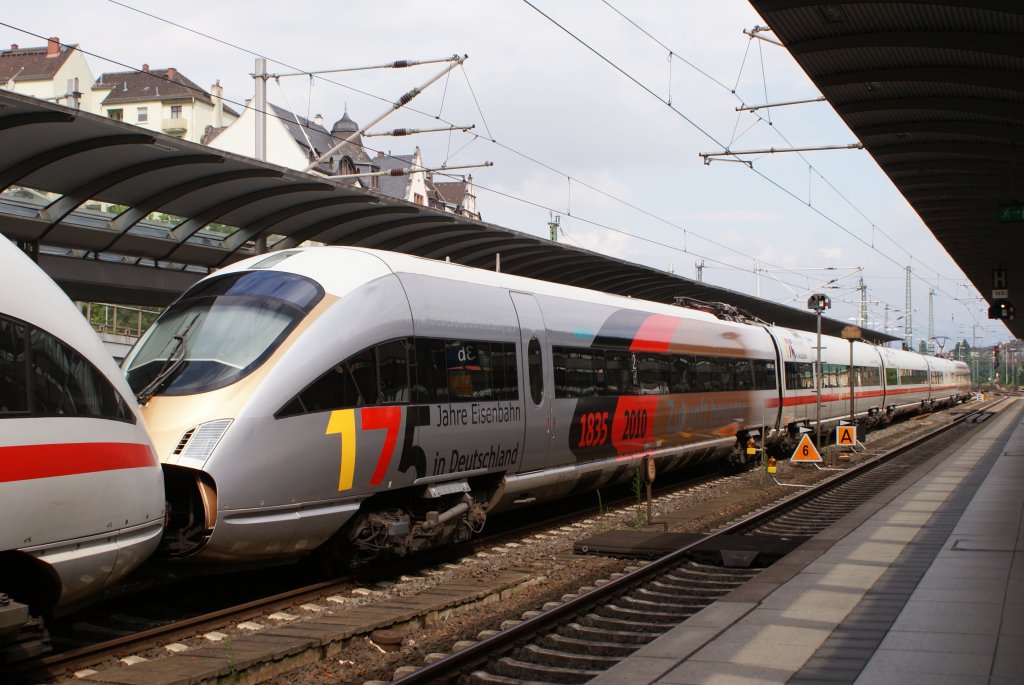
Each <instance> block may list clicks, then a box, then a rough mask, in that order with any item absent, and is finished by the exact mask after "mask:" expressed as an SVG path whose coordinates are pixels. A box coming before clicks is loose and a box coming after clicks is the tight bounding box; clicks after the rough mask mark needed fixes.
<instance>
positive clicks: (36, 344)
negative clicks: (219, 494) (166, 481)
mask: <svg viewBox="0 0 1024 685" xmlns="http://www.w3.org/2000/svg"><path fill="white" fill-rule="evenodd" d="M0 264H2V268H0V593H4V594H6V595H8V596H9V597H10V598H11V599H12V600H13V601H12V602H9V603H6V604H3V605H0V651H3V646H4V643H5V642H9V641H10V640H11V639H13V637H14V636H15V635H16V634H17V633H18V632H19V630H20V629H21V628H22V627H23V625H24V624H26V623H28V622H30V621H34V620H35V619H32V618H30V614H36V613H45V614H50V613H53V614H60V613H62V612H64V611H67V610H70V609H71V608H73V607H75V606H78V605H81V604H82V603H83V602H86V601H88V600H89V599H91V598H93V597H95V596H96V595H97V594H98V593H99V592H100V591H101V590H102V589H103V588H105V587H108V586H110V585H111V584H112V583H114V582H116V581H118V580H119V579H121V578H123V577H124V576H125V575H126V574H127V573H128V572H129V571H131V570H132V569H134V568H135V567H136V566H138V565H139V564H140V563H141V562H142V561H143V560H145V559H146V558H147V557H149V556H150V555H151V554H152V552H153V551H154V550H155V549H156V547H157V545H158V544H159V541H160V537H161V534H162V533H163V526H164V494H163V474H162V471H161V467H160V463H159V461H158V459H157V456H156V453H155V452H154V451H153V445H152V443H151V442H150V440H149V436H148V434H147V432H146V429H145V425H144V423H143V420H142V418H141V417H140V415H139V413H138V405H137V404H136V402H135V397H134V395H133V393H132V391H131V389H130V388H129V387H128V385H127V383H125V381H124V377H123V376H122V375H121V373H120V372H119V370H118V368H117V366H116V365H115V364H114V362H113V359H112V358H111V356H110V354H109V353H107V351H106V350H105V349H104V348H103V345H102V343H101V342H100V340H99V338H98V337H97V335H96V333H95V332H94V331H93V330H92V328H90V326H89V325H88V323H87V322H86V321H85V320H84V319H83V318H82V315H81V313H80V312H79V311H78V309H77V308H76V307H75V305H74V304H72V302H71V301H70V300H69V299H68V298H67V296H65V295H64V293H63V292H62V291H61V290H60V289H59V288H58V287H57V285H56V284H55V283H54V282H53V281H52V280H50V278H49V277H48V276H46V274H44V273H43V272H42V271H41V270H40V269H39V268H38V267H37V266H36V265H35V264H33V263H32V261H31V260H30V259H29V258H28V257H27V256H25V254H24V253H22V252H21V251H20V250H19V249H18V248H16V247H15V246H14V245H12V244H11V243H10V242H9V241H8V240H7V239H6V238H3V237H0Z"/></svg>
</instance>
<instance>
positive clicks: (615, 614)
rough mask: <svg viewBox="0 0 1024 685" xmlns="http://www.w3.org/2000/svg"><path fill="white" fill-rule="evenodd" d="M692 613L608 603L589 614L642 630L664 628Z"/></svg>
mask: <svg viewBox="0 0 1024 685" xmlns="http://www.w3.org/2000/svg"><path fill="white" fill-rule="evenodd" d="M693 613H694V612H692V611H691V612H679V613H665V612H661V613H654V612H651V611H643V610H637V609H627V608H625V607H621V606H619V605H617V604H608V605H606V606H603V607H600V608H598V609H596V610H595V611H594V613H593V614H591V616H595V617H600V618H603V619H605V620H609V619H610V620H618V621H623V622H626V623H632V624H634V625H637V626H641V628H642V629H644V630H647V629H651V630H657V629H660V630H664V626H665V625H666V624H671V623H678V622H679V621H682V620H683V619H685V618H688V617H689V616H691V615H692V614H693Z"/></svg>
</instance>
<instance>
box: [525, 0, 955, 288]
mask: <svg viewBox="0 0 1024 685" xmlns="http://www.w3.org/2000/svg"><path fill="white" fill-rule="evenodd" d="M603 1H604V2H605V4H606V5H609V7H611V5H610V4H609V3H608V2H607V0H603ZM523 2H524V3H525V4H526V5H528V6H529V7H530V8H532V9H533V10H534V11H536V12H537V13H538V14H540V15H541V16H543V17H544V18H545V19H547V20H548V21H549V22H551V23H552V24H554V25H555V26H556V27H558V28H559V29H561V30H562V31H563V32H564V33H566V34H567V35H568V36H570V37H571V38H573V39H574V40H576V41H577V42H578V43H580V44H581V45H582V46H584V47H585V48H586V49H588V50H590V51H591V52H592V53H593V54H594V55H596V56H597V57H599V58H600V59H601V60H603V61H604V62H605V63H607V64H608V65H609V66H611V67H612V68H613V69H615V70H616V71H618V72H619V73H620V74H622V75H623V76H625V77H626V78H627V79H629V80H630V81H632V82H633V83H634V84H635V85H637V86H638V87H639V88H641V89H642V90H644V91H645V92H646V93H648V94H649V95H650V96H651V97H654V98H655V99H657V100H659V101H660V102H662V103H663V104H665V105H667V106H668V107H669V108H670V109H671V110H672V111H673V112H675V113H676V114H677V115H678V116H680V117H681V118H682V119H683V120H684V121H686V122H687V123H689V124H690V125H691V126H692V127H693V128H695V129H696V130H697V131H699V132H700V133H701V134H702V135H704V136H705V137H707V138H708V139H709V140H711V141H713V142H714V143H716V144H717V145H718V146H720V147H722V148H723V149H727V146H725V145H723V144H722V143H721V142H719V141H718V140H717V139H716V138H715V137H714V136H713V135H711V134H710V133H709V132H708V131H707V130H706V129H704V128H703V127H701V126H700V125H698V124H697V123H696V122H695V121H694V120H693V119H692V118H690V117H689V116H687V115H686V114H685V113H683V112H681V111H679V110H678V109H677V108H676V107H673V106H672V104H671V103H670V102H667V101H666V100H665V99H664V98H662V97H660V96H659V95H658V94H657V93H655V92H654V91H652V90H651V89H650V88H648V87H647V86H646V85H644V84H643V83H641V82H640V81H639V80H638V79H636V78H635V77H634V76H633V75H632V74H629V73H628V72H626V71H625V70H624V69H622V68H621V67H620V66H619V65H617V64H616V63H615V62H613V61H612V60H610V59H609V58H608V57H606V56H605V55H604V54H603V53H601V52H600V51H598V50H597V49H596V48H594V47H593V46H591V45H590V44H589V43H587V42H586V41H584V40H583V39H582V38H580V37H579V36H577V35H576V34H575V33H573V32H572V31H570V30H569V29H568V28H566V27H565V26H563V25H562V24H561V23H559V22H558V21H557V20H555V19H554V18H553V17H551V16H550V15H548V14H547V13H545V12H544V11H542V10H541V9H539V8H538V7H537V6H536V5H534V4H533V3H532V2H530V1H529V0H523ZM613 9H614V8H613ZM615 11H616V12H617V13H618V14H620V16H624V15H622V13H621V12H618V10H615ZM628 21H630V23H631V24H633V25H634V26H637V24H636V23H635V22H633V21H632V20H628ZM638 28H639V27H638ZM640 30H641V31H642V32H643V33H645V34H646V35H648V36H649V37H652V39H653V40H655V42H657V43H658V44H659V45H660V46H662V47H664V48H666V49H669V50H671V48H668V47H667V46H665V45H664V44H663V43H661V41H658V40H657V39H654V38H653V36H651V35H650V34H649V33H648V32H647V31H646V30H644V29H640ZM748 49H749V43H748ZM745 61H746V55H745V56H744V63H745ZM762 68H763V67H762ZM741 72H742V67H741ZM702 73H703V72H702ZM712 80H714V81H715V82H716V83H718V84H719V85H723V84H721V83H720V82H719V81H717V79H712ZM738 84H739V77H737V86H738ZM729 90H730V92H732V93H733V94H735V89H729ZM765 97H766V99H767V91H766V93H765ZM755 116H758V115H756V114H755ZM768 123H769V124H771V121H770V120H769V122H768ZM772 128H773V129H774V128H776V127H774V126H772ZM779 135H780V136H782V134H781V133H780V134H779ZM782 137H783V140H786V142H787V143H788V142H789V141H788V139H786V138H785V137H784V136H782ZM801 157H803V155H801ZM804 161H805V162H807V160H806V158H804ZM807 163H808V165H809V166H812V165H810V163H809V162H807ZM747 166H748V168H749V169H750V170H751V171H753V172H754V173H756V174H757V175H758V176H760V177H761V178H763V179H764V180H766V181H767V182H768V183H770V184H771V185H773V186H775V187H776V188H778V189H779V190H782V191H783V192H784V193H786V194H787V195H789V196H790V197H792V198H793V199H795V200H797V201H799V202H800V203H801V204H805V205H806V206H808V207H809V208H810V209H811V210H812V211H814V212H815V213H816V214H818V215H819V216H821V217H822V218H823V219H825V220H826V221H828V222H829V223H831V224H832V225H834V226H835V227H837V228H839V229H840V230H842V231H843V232H844V233H846V234H848V235H849V236H850V237H852V238H854V239H855V240H857V241H858V242H860V243H861V244H863V245H865V246H867V247H869V248H870V249H872V250H874V251H875V252H877V253H878V254H880V255H881V256H882V257H884V258H885V259H886V260H888V261H890V262H892V263H893V264H894V265H896V266H898V267H900V268H904V265H903V264H900V263H899V262H897V261H896V260H895V259H893V258H892V257H891V256H890V255H888V254H886V253H885V252H884V251H881V250H879V249H877V248H876V247H875V246H874V244H873V241H871V242H868V241H866V240H864V239H863V238H861V237H860V236H858V235H856V234H855V233H853V232H852V231H851V230H850V229H848V228H847V227H845V226H844V225H842V224H841V223H839V222H838V221H837V220H835V219H834V218H832V217H830V216H828V215H827V214H825V213H824V212H823V211H821V210H820V209H819V208H817V207H815V206H814V205H813V204H811V203H809V202H804V201H803V200H802V198H800V197H799V196H797V195H796V194H795V193H793V192H792V191H791V190H790V189H788V188H786V187H785V186H783V185H782V184H780V183H779V182H777V181H776V180H775V179H772V178H771V177H769V176H767V175H766V174H764V173H763V172H761V171H760V170H759V169H755V168H754V167H753V165H747ZM815 172H816V173H817V174H818V176H819V177H821V178H822V180H824V181H825V182H826V183H827V184H828V185H829V187H830V188H832V189H833V190H834V191H835V192H837V194H839V195H840V197H842V198H843V199H844V201H846V202H847V203H848V204H850V206H851V207H853V208H854V209H855V210H856V211H858V213H860V214H861V216H863V217H864V218H865V219H866V220H868V221H869V222H870V219H868V218H867V216H866V215H864V213H863V212H862V211H861V210H860V209H859V208H858V207H856V205H854V204H853V203H852V202H851V201H850V200H849V198H847V197H846V196H845V195H842V194H841V193H839V191H838V189H836V188H835V186H834V185H833V184H832V183H831V182H830V181H828V180H827V179H826V178H825V177H824V175H822V174H821V172H819V171H817V170H816V169H815ZM870 223H871V225H872V227H873V228H877V227H876V226H875V224H874V223H873V222H870ZM879 232H882V231H881V230H880V229H879ZM883 235H885V234H884V233H883ZM886 237H887V238H888V236H886ZM890 240H891V238H890ZM893 243H894V244H896V245H898V243H896V242H895V241H893ZM898 246H899V247H900V249H901V250H903V251H904V252H906V250H905V248H903V247H902V246H901V245H898ZM907 254H908V255H909V254H910V253H909V252H908V253H907ZM929 270H931V271H932V272H933V273H935V274H936V276H941V274H939V272H938V271H936V270H934V269H931V268H930V267H929ZM912 273H913V272H912ZM914 275H915V276H916V277H917V278H919V279H920V280H921V281H923V282H924V283H926V284H928V285H930V286H932V287H935V284H933V283H931V282H930V281H928V280H927V279H924V278H922V277H920V276H917V275H916V274H914ZM949 280H955V279H949ZM937 290H940V291H941V292H943V294H945V295H946V296H947V297H950V298H951V299H954V298H953V296H952V295H950V294H949V293H948V292H946V291H944V290H941V288H937Z"/></svg>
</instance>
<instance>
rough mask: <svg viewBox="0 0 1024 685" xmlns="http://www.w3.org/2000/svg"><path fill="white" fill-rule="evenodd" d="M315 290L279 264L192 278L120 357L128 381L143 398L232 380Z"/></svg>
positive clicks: (253, 363) (318, 292)
mask: <svg viewBox="0 0 1024 685" xmlns="http://www.w3.org/2000/svg"><path fill="white" fill-rule="evenodd" d="M323 294H324V293H323V289H322V288H321V287H320V286H319V285H317V284H316V283H315V282H313V281H311V280H310V279H308V278H306V277H304V276H299V275H297V274H291V273H286V272H281V271H249V272H242V273H236V274H228V275H225V276H223V277H221V278H212V279H209V280H205V281H202V282H200V283H198V284H196V285H195V287H193V288H192V289H191V290H189V291H188V292H187V293H185V295H183V296H182V297H181V299H179V300H178V301H177V302H175V303H174V304H173V305H171V306H170V307H169V308H168V309H167V311H165V312H164V313H163V314H162V315H161V316H160V318H159V319H157V321H156V322H155V323H154V324H153V326H152V327H151V328H150V329H149V330H148V331H146V334H145V335H144V336H143V337H142V339H141V340H140V341H139V343H138V344H137V345H136V346H135V348H134V349H133V350H132V352H131V353H130V354H129V355H128V357H127V358H126V359H125V361H124V365H123V366H124V370H125V375H126V376H127V378H128V384H129V385H130V386H131V388H132V390H133V391H134V392H135V393H136V395H137V396H138V397H139V400H140V402H145V401H146V400H148V399H149V397H150V396H152V395H154V394H164V395H190V394H195V393H200V392H208V391H210V390H215V389H217V388H222V387H224V386H226V385H229V384H231V383H234V382H235V381H237V380H239V379H240V378H242V377H243V376H245V375H247V374H248V373H250V372H251V371H253V370H254V369H256V368H257V367H258V366H259V365H260V364H262V363H263V362H264V361H266V359H267V358H268V357H269V356H270V355H271V353H273V351H274V350H275V349H276V348H277V347H278V345H280V344H281V342H282V341H283V340H284V339H285V337H287V335H288V333H289V332H291V330H292V329H293V328H294V327H295V326H296V324H298V322H299V321H301V320H302V318H303V317H304V316H305V315H306V314H307V313H309V311H310V310H311V309H312V308H313V307H314V306H316V303H317V302H319V301H320V300H321V299H322V298H323Z"/></svg>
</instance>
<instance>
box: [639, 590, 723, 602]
mask: <svg viewBox="0 0 1024 685" xmlns="http://www.w3.org/2000/svg"><path fill="white" fill-rule="evenodd" d="M725 594H727V593H726V592H724V591H719V592H715V593H714V594H711V593H708V594H704V595H701V594H697V593H695V592H682V591H679V592H658V591H656V590H652V589H650V588H646V587H645V588H640V589H639V590H635V591H634V592H633V595H632V596H633V597H635V598H636V599H638V600H647V601H648V602H657V603H659V604H668V605H671V606H698V605H699V606H704V605H706V604H707V603H708V602H713V601H715V600H716V599H718V598H719V597H721V596H723V595H725Z"/></svg>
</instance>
